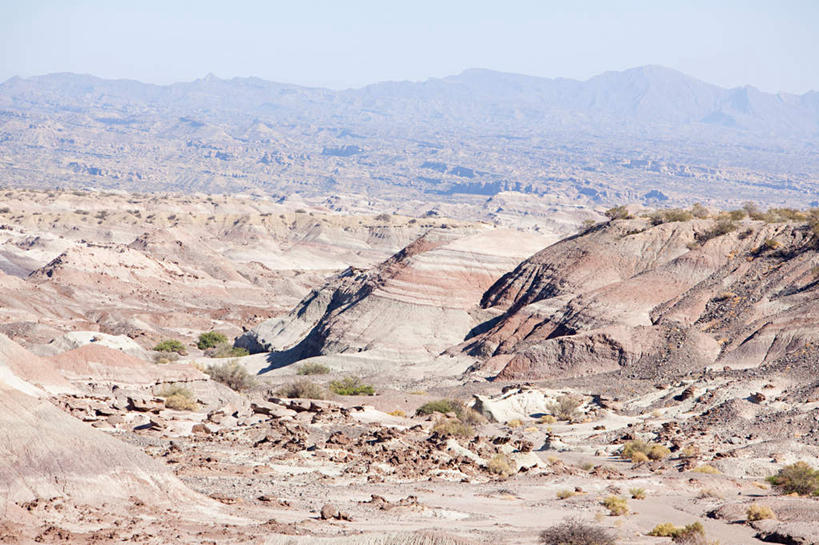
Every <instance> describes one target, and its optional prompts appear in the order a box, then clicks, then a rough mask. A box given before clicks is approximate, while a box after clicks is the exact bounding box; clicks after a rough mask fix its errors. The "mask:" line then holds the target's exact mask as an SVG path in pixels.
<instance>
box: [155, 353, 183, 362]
mask: <svg viewBox="0 0 819 545" xmlns="http://www.w3.org/2000/svg"><path fill="white" fill-rule="evenodd" d="M178 359H179V354H177V353H176V352H160V353H159V354H154V363H171V362H174V361H176V360H178Z"/></svg>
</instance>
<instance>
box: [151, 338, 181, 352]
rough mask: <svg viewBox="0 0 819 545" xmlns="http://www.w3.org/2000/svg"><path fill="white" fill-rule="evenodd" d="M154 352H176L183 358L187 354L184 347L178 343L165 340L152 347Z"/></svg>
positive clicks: (173, 340) (172, 340)
mask: <svg viewBox="0 0 819 545" xmlns="http://www.w3.org/2000/svg"><path fill="white" fill-rule="evenodd" d="M154 350H156V351H157V352H176V353H177V354H179V355H181V356H184V355H185V354H187V353H188V351H187V349H186V348H185V345H184V344H182V343H181V342H180V341H178V340H176V339H167V340H164V341H162V342H160V343H159V344H157V345H156V346H154Z"/></svg>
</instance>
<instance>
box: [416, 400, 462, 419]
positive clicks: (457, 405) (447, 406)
mask: <svg viewBox="0 0 819 545" xmlns="http://www.w3.org/2000/svg"><path fill="white" fill-rule="evenodd" d="M465 409H466V407H465V406H464V404H463V403H461V402H460V401H458V400H457V399H438V400H436V401H429V402H427V403H424V404H423V405H421V406H420V407H418V410H416V411H415V414H416V416H427V415H430V414H433V413H441V414H447V413H453V414H454V415H455V416H460V415H461V414H463V412H464V410H465Z"/></svg>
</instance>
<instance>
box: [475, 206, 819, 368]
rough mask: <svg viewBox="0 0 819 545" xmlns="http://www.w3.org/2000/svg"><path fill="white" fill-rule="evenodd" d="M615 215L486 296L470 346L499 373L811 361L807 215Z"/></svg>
mask: <svg viewBox="0 0 819 545" xmlns="http://www.w3.org/2000/svg"><path fill="white" fill-rule="evenodd" d="M713 228H714V221H713V220H693V221H686V222H674V223H665V224H662V225H657V226H652V225H651V223H650V222H649V220H646V219H636V220H620V221H613V222H610V223H608V224H606V225H603V226H600V227H597V228H594V229H592V230H590V231H588V232H586V233H585V234H582V235H579V236H577V237H574V238H571V239H568V240H564V241H561V242H559V243H557V244H555V245H553V246H551V247H549V248H546V249H545V250H542V251H541V252H539V253H538V254H536V255H534V256H533V257H532V258H530V259H528V260H526V261H525V262H523V263H522V264H521V265H519V266H518V267H517V268H516V269H515V270H514V271H513V272H512V273H509V274H507V275H505V276H504V277H503V278H502V279H501V280H499V281H498V282H496V283H495V285H494V286H493V287H492V288H490V289H489V290H488V291H487V292H486V293H485V294H484V296H483V305H484V306H485V307H497V308H502V309H505V314H504V315H503V317H502V318H501V319H500V320H499V321H497V323H494V324H493V327H492V328H491V329H490V330H489V331H487V332H485V333H482V334H481V335H479V336H478V337H476V338H475V339H473V340H472V341H471V342H470V343H469V344H467V345H466V347H465V349H466V350H467V351H468V352H469V353H471V354H473V355H478V356H480V357H482V358H488V359H486V362H485V366H486V369H487V370H491V369H495V370H496V371H497V372H498V377H499V378H502V379H522V378H525V379H536V378H546V377H554V376H563V377H565V376H581V375H591V374H598V373H605V372H619V373H625V374H627V375H628V376H635V377H637V376H641V377H646V378H648V377H655V376H661V375H664V374H665V375H666V376H667V375H669V374H670V375H674V374H677V375H681V374H686V373H690V372H693V371H697V370H702V369H704V368H706V367H708V366H716V367H720V368H721V367H723V366H736V367H757V366H762V365H764V366H783V365H794V364H795V363H796V362H801V363H800V365H801V369H802V370H803V371H805V370H807V369H810V368H811V366H813V365H815V364H816V362H815V361H814V360H815V357H814V356H813V355H812V352H811V351H810V350H809V349H808V347H809V346H811V345H812V343H815V342H816V341H817V340H819V314H817V310H819V307H817V303H816V296H817V294H818V293H819V291H818V290H819V281H818V280H817V278H819V277H817V273H816V271H817V269H816V266H817V264H819V254H817V249H816V241H815V238H814V236H813V235H812V233H811V232H810V231H809V230H808V228H807V226H806V225H805V224H804V223H801V224H799V223H796V224H785V223H764V222H761V221H747V220H746V221H744V222H742V223H741V224H739V225H737V226H736V228H735V230H733V231H732V232H728V233H726V234H722V235H716V233H715V232H714V231H713Z"/></svg>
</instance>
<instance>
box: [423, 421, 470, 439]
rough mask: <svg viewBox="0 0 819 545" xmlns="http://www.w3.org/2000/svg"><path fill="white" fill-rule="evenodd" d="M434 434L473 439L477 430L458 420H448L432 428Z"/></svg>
mask: <svg viewBox="0 0 819 545" xmlns="http://www.w3.org/2000/svg"><path fill="white" fill-rule="evenodd" d="M432 431H433V432H434V433H437V434H438V435H442V436H444V437H465V438H468V437H472V436H473V435H475V429H474V428H473V427H472V426H470V425H469V424H465V423H463V422H461V421H460V420H458V419H456V418H446V419H443V420H441V421H440V422H438V423H437V424H435V426H434V427H433V428H432Z"/></svg>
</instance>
